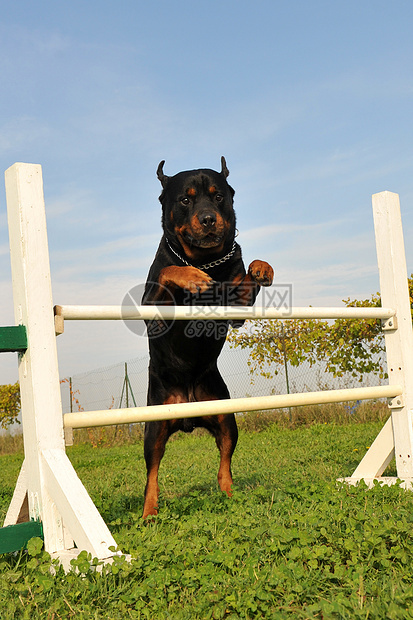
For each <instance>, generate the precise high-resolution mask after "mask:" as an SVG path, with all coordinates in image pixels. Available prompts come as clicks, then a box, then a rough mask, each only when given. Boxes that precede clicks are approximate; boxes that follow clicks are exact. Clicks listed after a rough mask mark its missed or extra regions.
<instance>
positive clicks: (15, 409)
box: [0, 383, 20, 428]
mask: <svg viewBox="0 0 413 620" xmlns="http://www.w3.org/2000/svg"><path fill="white" fill-rule="evenodd" d="M19 411H20V387H19V384H18V383H15V384H14V385H0V427H1V428H7V427H8V426H10V425H11V424H13V423H14V422H17V423H18V424H20V421H19V420H18V419H17V416H18V414H19Z"/></svg>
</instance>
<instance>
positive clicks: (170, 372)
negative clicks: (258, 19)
mask: <svg viewBox="0 0 413 620" xmlns="http://www.w3.org/2000/svg"><path fill="white" fill-rule="evenodd" d="M164 163H165V162H164V161H162V162H161V163H160V164H159V166H158V169H157V176H158V179H159V181H160V182H161V185H162V193H161V195H160V197H159V200H160V202H161V205H162V228H163V236H162V239H161V242H160V244H159V248H158V251H157V253H156V256H155V259H154V262H153V264H152V266H151V268H150V270H149V274H148V279H147V282H146V285H145V291H144V295H143V298H142V303H143V304H145V305H153V304H156V305H161V304H174V305H193V306H199V305H202V306H205V305H210V306H217V305H225V306H230V305H244V306H245V305H252V304H253V303H254V301H255V298H256V296H257V294H258V292H259V290H260V286H270V285H271V284H272V280H273V274H274V272H273V269H272V267H271V266H270V265H269V264H268V263H266V262H264V261H261V260H254V261H253V262H252V263H251V264H250V266H249V267H248V271H246V270H245V267H244V263H243V260H242V256H241V248H240V246H239V245H238V243H237V242H236V241H235V237H236V227H235V212H234V208H233V202H234V201H233V199H234V193H235V192H234V190H233V189H232V187H231V186H230V185H229V184H228V183H227V177H228V174H229V171H228V168H227V165H226V162H225V158H224V157H222V158H221V166H222V167H221V172H216V171H214V170H209V169H200V170H188V171H185V172H179V173H178V174H175V175H174V176H171V177H169V176H167V175H165V174H164V172H163V166H164ZM195 310H196V309H195V308H194V317H195V316H196V313H195ZM231 323H232V324H233V326H236V327H239V326H240V325H242V321H239V322H232V321H230V320H222V319H221V320H211V321H209V320H208V321H205V320H203V321H199V320H198V321H197V320H196V319H195V318H194V320H190V321H174V322H170V321H164V322H163V321H162V320H152V321H147V322H146V326H147V333H148V338H149V353H150V361H149V385H148V400H147V402H148V405H159V404H171V403H186V402H195V401H203V400H214V399H223V398H230V395H229V392H228V388H227V386H226V385H225V383H224V380H223V378H222V377H221V374H220V372H219V370H218V367H217V359H218V356H219V354H220V352H221V349H222V347H223V345H224V342H225V339H226V336H227V331H228V327H229V325H230V324H231ZM195 427H204V428H206V429H207V430H208V431H209V432H210V433H211V434H212V436H213V437H214V438H215V442H216V445H217V447H218V450H219V452H220V466H219V471H218V482H219V486H220V488H221V490H222V491H224V492H225V493H227V495H228V496H231V485H232V475H231V457H232V454H233V452H234V450H235V446H236V444H237V439H238V430H237V424H236V421H235V416H234V415H233V414H226V415H211V416H201V417H197V418H186V419H176V420H168V421H161V422H147V423H146V424H145V438H144V455H145V461H146V468H147V482H146V488H145V502H144V508H143V518H146V517H148V516H150V515H156V514H157V512H158V494H159V487H158V470H159V464H160V462H161V459H162V457H163V455H164V452H165V445H166V442H167V440H168V438H169V437H170V436H171V435H172V433H175V432H176V431H178V430H182V431H185V432H191V431H192V430H194V428H195Z"/></svg>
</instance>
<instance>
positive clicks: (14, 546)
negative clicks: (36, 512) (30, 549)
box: [0, 521, 43, 553]
mask: <svg viewBox="0 0 413 620" xmlns="http://www.w3.org/2000/svg"><path fill="white" fill-rule="evenodd" d="M35 536H38V537H39V538H43V527H42V524H41V522H40V521H27V522H26V523H18V524H17V525H8V526H7V527H2V528H0V553H13V551H20V550H21V549H24V548H26V546H27V543H28V542H29V540H30V539H31V538H33V537H35Z"/></svg>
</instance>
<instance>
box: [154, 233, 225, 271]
mask: <svg viewBox="0 0 413 620" xmlns="http://www.w3.org/2000/svg"><path fill="white" fill-rule="evenodd" d="M165 241H166V243H167V245H168V247H169V249H170V250H171V252H173V253H174V254H175V256H177V257H178V258H179V260H181V261H182V262H183V263H185V265H188V267H195V265H191V263H188V261H187V260H186V259H185V258H183V257H182V256H181V255H180V254H178V252H175V250H174V249H173V247H172V246H171V244H170V243H169V240H168V238H167V237H165ZM236 247H237V244H236V242H235V241H234V243H233V245H232V249H231V251H230V252H228V254H226V255H225V256H223V257H222V258H218V259H217V260H213V261H212V262H210V263H205V265H199V266H197V269H200V270H201V271H207V270H208V269H212V267H217V266H218V265H222V263H226V261H227V260H229V259H230V258H231V256H233V255H234V253H235V250H236Z"/></svg>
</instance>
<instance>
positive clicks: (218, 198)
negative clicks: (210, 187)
mask: <svg viewBox="0 0 413 620" xmlns="http://www.w3.org/2000/svg"><path fill="white" fill-rule="evenodd" d="M215 200H216V201H217V202H222V201H223V200H224V196H223V195H222V194H215Z"/></svg>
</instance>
